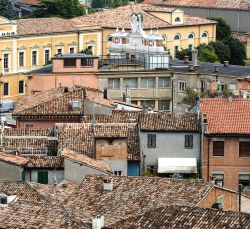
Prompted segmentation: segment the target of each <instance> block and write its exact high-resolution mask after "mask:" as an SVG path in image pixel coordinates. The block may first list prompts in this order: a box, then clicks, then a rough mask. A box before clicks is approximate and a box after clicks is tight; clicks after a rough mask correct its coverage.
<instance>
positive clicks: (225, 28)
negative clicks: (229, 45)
mask: <svg viewBox="0 0 250 229" xmlns="http://www.w3.org/2000/svg"><path fill="white" fill-rule="evenodd" d="M210 19H211V20H214V21H217V22H218V24H217V26H216V38H217V40H219V41H223V40H227V39H229V38H230V37H231V27H230V25H228V24H227V23H226V21H225V20H223V19H222V18H210Z"/></svg>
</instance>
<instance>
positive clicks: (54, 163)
mask: <svg viewBox="0 0 250 229" xmlns="http://www.w3.org/2000/svg"><path fill="white" fill-rule="evenodd" d="M28 158H29V162H28V163H27V164H26V165H25V168H51V169H56V168H57V169H61V168H63V167H64V162H63V157H61V156H31V157H28Z"/></svg>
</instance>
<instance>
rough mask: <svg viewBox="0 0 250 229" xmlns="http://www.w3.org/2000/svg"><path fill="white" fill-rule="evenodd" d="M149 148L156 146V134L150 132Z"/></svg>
mask: <svg viewBox="0 0 250 229" xmlns="http://www.w3.org/2000/svg"><path fill="white" fill-rule="evenodd" d="M148 148H156V134H148Z"/></svg>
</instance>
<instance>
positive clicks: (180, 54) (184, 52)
mask: <svg viewBox="0 0 250 229" xmlns="http://www.w3.org/2000/svg"><path fill="white" fill-rule="evenodd" d="M185 56H189V60H192V51H191V50H190V49H182V50H181V51H178V52H177V53H176V57H177V58H178V59H179V60H184V57H185Z"/></svg>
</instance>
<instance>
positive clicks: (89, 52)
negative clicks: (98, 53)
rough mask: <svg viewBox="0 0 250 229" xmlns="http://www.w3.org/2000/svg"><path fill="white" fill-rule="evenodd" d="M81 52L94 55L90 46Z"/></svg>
mask: <svg viewBox="0 0 250 229" xmlns="http://www.w3.org/2000/svg"><path fill="white" fill-rule="evenodd" d="M80 53H84V54H86V55H93V53H92V51H91V50H89V49H88V48H86V49H84V50H82V51H81V52H80Z"/></svg>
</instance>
